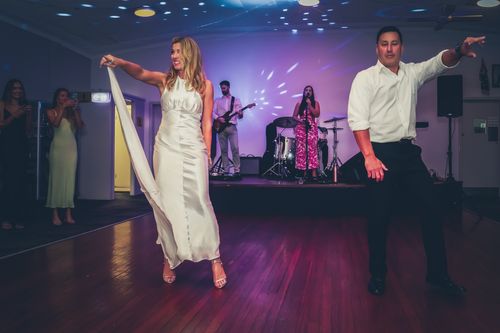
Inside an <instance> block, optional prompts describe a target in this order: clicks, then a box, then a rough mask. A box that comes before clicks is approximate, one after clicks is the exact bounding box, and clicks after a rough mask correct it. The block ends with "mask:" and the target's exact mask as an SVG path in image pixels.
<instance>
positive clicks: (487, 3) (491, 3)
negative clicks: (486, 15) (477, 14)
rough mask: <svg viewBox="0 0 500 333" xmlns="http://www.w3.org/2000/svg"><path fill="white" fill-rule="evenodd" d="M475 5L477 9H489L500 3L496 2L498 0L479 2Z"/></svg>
mask: <svg viewBox="0 0 500 333" xmlns="http://www.w3.org/2000/svg"><path fill="white" fill-rule="evenodd" d="M477 5H478V6H479V7H486V8H491V7H496V6H498V5H500V1H498V0H479V1H478V2H477Z"/></svg>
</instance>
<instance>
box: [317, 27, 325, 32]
mask: <svg viewBox="0 0 500 333" xmlns="http://www.w3.org/2000/svg"><path fill="white" fill-rule="evenodd" d="M316 30H318V32H323V31H325V29H323V28H317V29H316Z"/></svg>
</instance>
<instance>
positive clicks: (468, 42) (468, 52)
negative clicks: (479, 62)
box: [460, 36, 486, 58]
mask: <svg viewBox="0 0 500 333" xmlns="http://www.w3.org/2000/svg"><path fill="white" fill-rule="evenodd" d="M485 43H486V37H485V36H481V37H467V38H465V40H464V41H463V43H462V45H461V46H460V53H461V54H462V56H464V57H469V58H475V57H477V54H476V52H474V51H473V50H472V45H474V44H478V45H481V46H482V45H484V44H485Z"/></svg>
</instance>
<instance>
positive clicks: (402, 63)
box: [375, 60, 406, 73]
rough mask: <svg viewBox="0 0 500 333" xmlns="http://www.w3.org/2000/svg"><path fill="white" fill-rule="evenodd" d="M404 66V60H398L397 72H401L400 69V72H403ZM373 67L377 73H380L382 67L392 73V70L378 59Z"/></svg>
mask: <svg viewBox="0 0 500 333" xmlns="http://www.w3.org/2000/svg"><path fill="white" fill-rule="evenodd" d="M405 66H406V64H405V63H404V62H402V61H399V72H401V71H402V72H403V73H404V68H405ZM375 67H376V68H377V72H378V73H381V72H382V71H383V70H384V69H385V70H387V71H389V72H391V73H392V71H391V70H390V69H389V68H387V67H385V66H384V65H383V64H382V63H381V62H380V60H377V64H376V65H375ZM399 72H398V73H399Z"/></svg>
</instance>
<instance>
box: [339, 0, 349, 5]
mask: <svg viewBox="0 0 500 333" xmlns="http://www.w3.org/2000/svg"><path fill="white" fill-rule="evenodd" d="M340 4H341V5H348V4H349V1H344V2H341V3H340Z"/></svg>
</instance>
